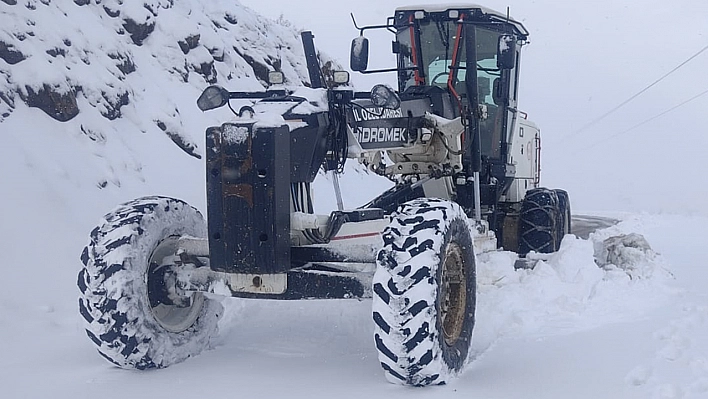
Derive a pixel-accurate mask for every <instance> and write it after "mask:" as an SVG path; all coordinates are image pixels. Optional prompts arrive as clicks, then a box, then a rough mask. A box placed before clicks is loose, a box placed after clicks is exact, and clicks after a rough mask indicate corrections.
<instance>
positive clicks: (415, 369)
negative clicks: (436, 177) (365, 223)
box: [373, 198, 476, 386]
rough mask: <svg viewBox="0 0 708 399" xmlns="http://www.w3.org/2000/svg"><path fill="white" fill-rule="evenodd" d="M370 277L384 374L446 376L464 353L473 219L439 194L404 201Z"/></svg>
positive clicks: (417, 380)
mask: <svg viewBox="0 0 708 399" xmlns="http://www.w3.org/2000/svg"><path fill="white" fill-rule="evenodd" d="M383 240H384V246H383V248H382V249H381V250H380V251H379V253H378V256H377V268H376V274H375V275H374V281H373V291H374V294H373V318H374V324H375V327H374V328H375V333H374V340H375V344H376V348H377V350H378V352H379V361H380V362H381V366H382V367H383V369H384V372H385V375H386V378H387V379H388V380H389V381H391V382H393V383H397V384H404V385H414V386H425V385H431V384H442V383H445V382H446V381H447V380H448V379H449V378H450V377H453V376H454V375H456V374H457V373H459V372H460V371H461V370H462V368H463V366H464V365H465V362H466V360H467V354H468V351H469V347H470V343H471V340H472V329H473V327H474V312H475V305H476V278H475V257H474V248H473V240H472V235H471V225H470V223H469V221H468V219H467V216H466V215H465V213H464V211H463V210H462V208H460V207H459V205H457V204H455V203H451V202H448V201H443V200H438V199H427V198H426V199H418V200H414V201H411V202H409V203H406V204H404V205H403V206H402V207H401V208H400V209H399V210H398V213H397V214H396V216H395V217H394V219H393V221H392V222H391V224H390V225H389V226H388V227H387V228H386V229H385V230H384V232H383Z"/></svg>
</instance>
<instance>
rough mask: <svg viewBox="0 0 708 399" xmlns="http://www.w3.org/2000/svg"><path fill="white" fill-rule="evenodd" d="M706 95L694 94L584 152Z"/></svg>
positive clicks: (704, 93) (703, 93)
mask: <svg viewBox="0 0 708 399" xmlns="http://www.w3.org/2000/svg"><path fill="white" fill-rule="evenodd" d="M706 94H708V90H705V91H703V92H701V93H698V94H696V95H695V96H693V97H691V98H689V99H688V100H686V101H683V102H681V103H680V104H678V105H674V106H673V107H671V108H669V109H667V110H666V111H664V112H661V113H659V114H657V115H654V116H652V117H651V118H649V119H647V120H645V121H643V122H640V123H637V124H636V125H634V126H632V127H630V128H629V129H626V130H623V131H621V132H619V133H615V134H613V135H612V136H610V137H607V138H606V139H604V140H602V141H599V142H597V143H595V144H592V145H590V146H588V147H585V150H587V149H590V148H593V147H597V146H598V145H600V144H602V143H604V142H606V141H609V140H611V139H613V138H615V137H618V136H621V135H623V134H625V133H627V132H630V131H632V130H634V129H636V128H638V127H640V126H644V125H646V124H647V123H649V122H651V121H653V120H655V119H657V118H660V117H662V116H664V115H666V114H668V113H669V112H671V111H673V110H675V109H677V108H680V107H683V106H684V105H686V104H688V103H690V102H691V101H693V100H695V99H697V98H699V97H701V96H704V95H706Z"/></svg>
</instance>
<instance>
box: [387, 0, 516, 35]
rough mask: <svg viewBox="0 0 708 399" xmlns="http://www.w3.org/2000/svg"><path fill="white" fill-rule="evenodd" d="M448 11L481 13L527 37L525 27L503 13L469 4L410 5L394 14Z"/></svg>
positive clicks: (397, 9) (398, 9)
mask: <svg viewBox="0 0 708 399" xmlns="http://www.w3.org/2000/svg"><path fill="white" fill-rule="evenodd" d="M449 10H459V11H467V10H478V11H479V12H481V13H482V14H483V15H485V16H488V17H490V18H491V19H494V20H498V21H500V22H509V23H510V24H512V25H514V27H516V29H518V31H519V33H521V34H522V35H524V36H528V34H529V31H528V30H527V29H526V27H525V26H524V25H523V24H522V23H521V22H519V21H516V20H515V19H513V18H511V17H508V16H507V15H506V14H505V13H502V12H499V11H496V10H493V9H491V8H487V7H484V6H480V5H478V4H470V3H448V4H418V5H410V6H403V7H398V8H396V13H399V12H411V11H425V12H426V13H441V12H445V11H449Z"/></svg>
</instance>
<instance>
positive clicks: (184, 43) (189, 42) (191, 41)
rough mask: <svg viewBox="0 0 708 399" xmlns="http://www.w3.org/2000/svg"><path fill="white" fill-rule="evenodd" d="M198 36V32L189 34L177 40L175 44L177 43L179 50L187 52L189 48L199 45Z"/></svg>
mask: <svg viewBox="0 0 708 399" xmlns="http://www.w3.org/2000/svg"><path fill="white" fill-rule="evenodd" d="M199 37H200V36H199V33H196V34H194V35H189V36H187V37H186V38H185V39H184V40H180V41H178V42H177V44H179V48H180V50H182V52H183V53H184V54H187V53H189V50H193V49H195V48H197V46H198V45H199Z"/></svg>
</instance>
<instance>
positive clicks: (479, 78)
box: [392, 5, 528, 159]
mask: <svg viewBox="0 0 708 399" xmlns="http://www.w3.org/2000/svg"><path fill="white" fill-rule="evenodd" d="M392 22H393V25H394V29H395V30H396V41H395V43H396V44H395V45H394V51H395V52H396V53H397V58H398V70H399V72H398V74H399V75H398V82H399V90H400V92H401V93H406V92H412V91H415V90H416V89H415V86H434V87H440V88H442V89H444V90H446V91H447V92H449V93H450V94H451V95H452V97H453V101H454V102H455V103H456V105H457V107H453V108H454V109H455V111H456V112H455V113H454V115H453V116H455V117H456V116H459V115H460V113H462V112H463V109H464V108H465V107H470V102H471V101H470V99H471V98H473V97H475V94H476V102H477V103H478V104H479V105H481V106H483V109H484V108H486V115H484V113H483V115H482V117H481V120H480V138H481V147H482V148H481V150H482V155H483V156H485V157H488V158H494V159H499V158H501V157H502V155H503V154H502V149H503V145H502V143H506V142H509V137H510V136H511V134H512V131H511V129H512V125H513V124H512V123H509V122H510V121H511V120H512V119H513V117H514V115H512V114H510V112H513V110H514V109H515V108H516V99H517V84H516V82H517V79H518V69H519V68H518V59H519V57H518V54H519V52H520V50H521V46H522V44H523V41H524V40H525V39H526V37H527V35H528V32H527V31H526V29H525V28H524V27H523V25H521V24H520V23H519V22H516V21H514V20H512V19H511V18H509V17H508V16H506V15H503V14H501V13H499V12H497V11H494V10H490V9H488V8H485V7H482V6H477V5H467V6H450V5H447V6H445V5H433V6H406V7H400V8H398V9H396V12H395V14H394V17H393V21H392ZM509 36H511V37H514V38H515V39H516V40H513V41H512V40H507V41H504V40H502V42H503V43H508V45H510V47H511V48H509V49H508V52H507V54H510V55H509V56H507V60H508V59H511V60H512V61H513V64H512V65H503V62H504V61H505V60H502V59H501V57H503V56H504V55H503V53H502V51H500V39H502V37H505V38H507V37H509ZM465 40H470V41H473V42H474V43H475V46H474V47H475V50H476V57H475V58H476V64H477V65H476V88H477V93H470V94H471V95H468V91H469V90H468V84H467V81H466V79H467V75H468V61H467V60H468V58H467V44H466V43H465ZM470 72H475V71H474V70H470ZM473 77H474V76H473ZM471 87H473V88H474V87H475V85H473V86H471ZM472 101H474V100H472ZM510 108H511V110H510ZM505 115H506V116H508V117H506V118H505V117H504V116H505ZM504 132H506V134H504ZM504 155H505V154H504Z"/></svg>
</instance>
